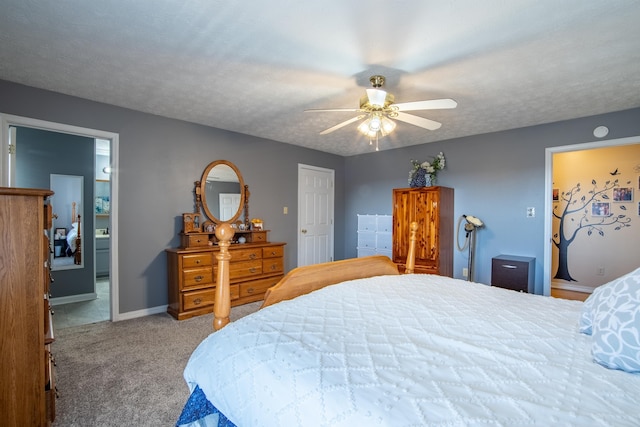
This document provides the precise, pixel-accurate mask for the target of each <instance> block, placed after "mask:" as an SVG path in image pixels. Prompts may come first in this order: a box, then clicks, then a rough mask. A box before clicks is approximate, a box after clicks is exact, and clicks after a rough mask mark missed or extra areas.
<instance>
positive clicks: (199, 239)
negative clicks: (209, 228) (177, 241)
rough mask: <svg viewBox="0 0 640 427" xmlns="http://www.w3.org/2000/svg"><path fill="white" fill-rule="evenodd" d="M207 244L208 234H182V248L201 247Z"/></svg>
mask: <svg viewBox="0 0 640 427" xmlns="http://www.w3.org/2000/svg"><path fill="white" fill-rule="evenodd" d="M207 246H209V235H208V234H183V235H182V247H183V248H203V247H207Z"/></svg>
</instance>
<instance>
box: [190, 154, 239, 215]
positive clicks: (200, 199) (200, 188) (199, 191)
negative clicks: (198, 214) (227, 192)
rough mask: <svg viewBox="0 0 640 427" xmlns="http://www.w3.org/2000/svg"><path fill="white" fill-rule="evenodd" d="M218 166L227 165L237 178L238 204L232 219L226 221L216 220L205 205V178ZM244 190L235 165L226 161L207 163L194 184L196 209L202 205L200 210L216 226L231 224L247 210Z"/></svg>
mask: <svg viewBox="0 0 640 427" xmlns="http://www.w3.org/2000/svg"><path fill="white" fill-rule="evenodd" d="M218 165H227V166H229V167H230V168H231V169H233V171H234V172H235V173H236V176H237V177H238V182H239V184H240V203H239V205H238V210H237V211H236V213H235V214H234V215H233V217H231V218H229V219H228V220H226V221H222V220H220V219H219V218H218V216H216V215H214V214H213V213H212V212H211V210H210V209H209V205H208V204H207V197H206V186H207V177H208V176H209V173H210V172H211V171H212V170H213V168H215V167H216V166H218ZM246 188H247V187H246V186H245V184H244V178H243V177H242V174H241V173H240V169H238V167H237V166H236V165H234V164H233V163H231V162H230V161H228V160H216V161H214V162H211V163H209V165H208V166H207V167H206V168H205V169H204V172H203V173H202V178H201V179H200V182H196V205H197V206H196V208H197V209H198V211H199V205H200V204H202V209H203V210H204V213H205V214H206V215H207V217H208V218H209V219H210V220H211V221H213V222H214V223H216V224H222V223H225V222H226V223H233V222H235V221H237V220H238V218H239V217H240V215H241V214H242V213H243V212H245V210H248V209H246V207H247V206H246V205H247V203H246V200H247V194H246Z"/></svg>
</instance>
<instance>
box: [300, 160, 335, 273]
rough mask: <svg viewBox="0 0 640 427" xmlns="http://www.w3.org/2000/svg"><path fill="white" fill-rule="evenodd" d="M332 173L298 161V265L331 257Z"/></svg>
mask: <svg viewBox="0 0 640 427" xmlns="http://www.w3.org/2000/svg"><path fill="white" fill-rule="evenodd" d="M334 175H335V173H334V171H333V170H331V169H324V168H319V167H315V166H308V165H302V164H298V267H302V266H304V265H311V264H318V263H321V262H329V261H333V199H334V185H333V183H334Z"/></svg>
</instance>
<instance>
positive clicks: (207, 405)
mask: <svg viewBox="0 0 640 427" xmlns="http://www.w3.org/2000/svg"><path fill="white" fill-rule="evenodd" d="M216 420H217V421H216ZM187 426H216V427H236V425H235V424H233V423H232V422H231V421H229V420H228V419H227V417H225V416H224V414H222V413H221V412H220V411H219V410H218V409H217V408H216V407H215V406H213V404H211V402H209V401H208V400H207V397H206V396H205V395H204V392H203V391H202V390H201V389H200V387H198V386H196V388H195V390H193V393H191V396H189V400H187V403H186V404H185V405H184V408H183V409H182V413H181V414H180V418H178V421H177V422H176V427H187Z"/></svg>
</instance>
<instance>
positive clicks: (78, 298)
mask: <svg viewBox="0 0 640 427" xmlns="http://www.w3.org/2000/svg"><path fill="white" fill-rule="evenodd" d="M96 298H98V294H97V293H95V292H92V293H90V294H78V295H69V296H67V297H58V298H51V300H50V301H49V302H50V304H51V305H52V306H55V305H62V304H70V303H73V302H84V301H91V300H94V299H96Z"/></svg>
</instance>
